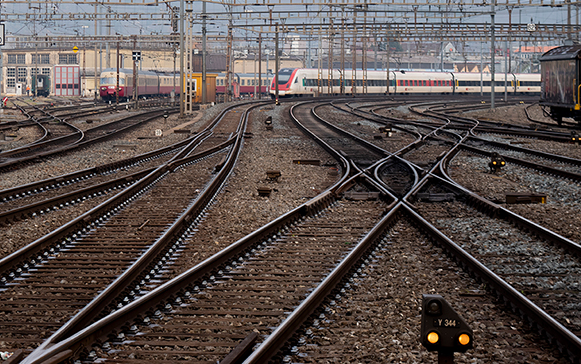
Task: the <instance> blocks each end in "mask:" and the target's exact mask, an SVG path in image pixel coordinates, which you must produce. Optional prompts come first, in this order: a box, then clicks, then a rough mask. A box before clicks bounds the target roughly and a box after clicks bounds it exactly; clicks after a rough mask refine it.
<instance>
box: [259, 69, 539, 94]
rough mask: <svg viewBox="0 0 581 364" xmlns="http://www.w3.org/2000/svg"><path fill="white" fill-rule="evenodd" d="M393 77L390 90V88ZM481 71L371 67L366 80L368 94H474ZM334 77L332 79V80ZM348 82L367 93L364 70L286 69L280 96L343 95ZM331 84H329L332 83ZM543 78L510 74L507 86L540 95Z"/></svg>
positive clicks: (501, 78) (500, 80)
mask: <svg viewBox="0 0 581 364" xmlns="http://www.w3.org/2000/svg"><path fill="white" fill-rule="evenodd" d="M388 76H389V89H388V86H387V85H388ZM480 77H481V76H480V73H453V72H415V71H389V75H388V74H387V72H386V71H385V70H383V71H375V70H368V71H367V76H366V79H365V86H366V87H367V92H366V93H367V94H385V93H390V94H427V93H442V94H446V93H448V94H456V93H460V94H471V93H480V92H481V79H480ZM331 79H332V82H330V80H331ZM494 79H495V88H494V90H495V92H498V93H501V92H504V90H505V74H504V73H498V74H496V75H495V77H494ZM342 81H343V82H344V86H343V93H345V94H349V95H352V94H363V93H364V92H365V90H364V83H363V71H362V70H355V71H353V70H345V75H344V76H342V75H341V72H340V71H339V70H336V69H335V70H333V71H332V73H331V77H329V72H328V70H323V71H322V72H319V70H318V69H307V68H283V69H281V70H280V71H279V74H278V90H279V91H278V93H279V96H280V97H290V96H299V97H300V96H316V95H318V94H319V93H321V94H341V82H342ZM330 84H332V85H331V87H329V85H330ZM540 86H541V78H540V75H539V74H513V73H509V74H508V77H507V81H506V89H507V91H508V92H510V93H517V94H538V93H539V92H540V88H541V87H540ZM490 88H491V77H490V74H486V73H485V74H483V75H482V92H484V93H490ZM275 92H276V90H275V80H274V79H273V80H272V83H271V85H270V94H271V96H272V97H274V95H275Z"/></svg>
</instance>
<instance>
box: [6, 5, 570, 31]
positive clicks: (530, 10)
mask: <svg viewBox="0 0 581 364" xmlns="http://www.w3.org/2000/svg"><path fill="white" fill-rule="evenodd" d="M171 5H172V6H179V1H175V2H173V3H171ZM35 6H40V11H38V9H37V10H35V9H30V8H29V6H28V5H27V4H14V3H10V2H6V1H2V2H0V19H4V18H5V17H6V16H10V14H15V13H30V14H34V13H38V12H40V13H43V14H46V13H49V14H50V13H51V12H55V13H58V14H69V13H75V14H82V13H87V14H94V12H95V9H94V6H92V5H83V4H78V5H73V4H62V3H60V2H59V1H48V2H45V3H42V4H40V5H35ZM207 6H208V11H209V12H221V13H225V12H226V9H225V7H224V6H222V5H218V4H210V3H209V4H208V5H207ZM385 6H386V5H381V6H379V8H380V9H381V7H384V8H385ZM297 7H298V6H297ZM297 7H294V8H293V7H291V8H288V7H287V8H284V7H282V6H275V7H274V8H275V9H280V10H290V11H292V10H293V9H295V10H296V9H297ZM261 8H262V9H265V7H251V6H249V7H247V9H246V10H247V11H253V10H254V9H256V10H259V9H261ZM303 8H304V7H301V10H302V9H303ZM111 9H112V11H114V12H118V13H137V12H142V13H154V14H160V13H165V14H168V13H169V12H170V11H169V8H168V6H167V5H166V4H165V3H161V2H160V5H159V6H157V7H155V6H147V7H146V6H127V5H112V6H111ZM237 9H238V10H241V9H242V7H237ZM315 10H316V9H315ZM479 10H481V11H487V9H486V7H484V9H483V8H482V7H480V8H479ZM496 10H497V13H496V23H497V24H500V23H508V22H509V18H508V11H506V10H505V9H502V8H501V7H499V6H497V8H496ZM101 11H103V12H105V11H106V7H104V6H101V7H100V9H99V12H101ZM194 12H195V13H197V12H201V2H199V1H197V2H195V3H194ZM576 16H577V11H576V9H575V8H573V10H572V20H571V21H572V24H576ZM519 18H520V19H521V22H522V23H529V22H531V21H532V22H533V23H536V24H538V23H541V24H567V9H566V7H562V8H547V7H523V8H520V9H518V8H517V9H514V10H513V11H512V23H518V22H519ZM419 20H420V21H422V19H419ZM424 20H425V18H424ZM303 21H304V20H301V22H303ZM310 21H311V22H313V23H315V24H317V23H318V22H319V20H318V18H316V17H313V19H311V20H310ZM392 21H393V22H398V21H399V20H398V19H392ZM236 22H237V21H236V20H235V23H236ZM242 22H244V21H242ZM287 22H289V23H290V22H292V19H288V20H287ZM463 22H479V23H484V22H490V15H489V14H485V15H481V16H474V17H471V18H465V19H463ZM4 23H5V25H6V33H7V35H10V34H12V35H30V34H33V33H35V32H36V33H37V34H38V35H40V36H67V35H68V36H75V35H83V33H84V34H86V35H94V32H95V31H94V29H95V25H94V24H95V23H94V21H56V22H55V21H54V20H48V21H45V20H43V21H36V22H35V21H33V20H32V19H31V20H29V21H20V22H6V21H4ZM100 23H101V24H100V28H99V35H107V33H108V31H107V28H106V23H105V22H104V21H103V22H100ZM238 23H239V21H238ZM226 26H227V25H226V23H225V22H222V23H219V24H215V25H212V24H210V25H208V33H209V34H217V33H221V34H225V33H226ZM195 31H196V32H197V33H198V34H199V32H200V27H199V26H197V27H196V28H195ZM171 32H172V29H171V26H170V23H169V20H165V21H133V20H128V21H117V22H113V24H112V27H111V34H112V35H115V34H123V35H134V34H137V35H138V34H169V33H171ZM238 36H244V34H243V32H242V31H238ZM251 37H255V36H252V35H251Z"/></svg>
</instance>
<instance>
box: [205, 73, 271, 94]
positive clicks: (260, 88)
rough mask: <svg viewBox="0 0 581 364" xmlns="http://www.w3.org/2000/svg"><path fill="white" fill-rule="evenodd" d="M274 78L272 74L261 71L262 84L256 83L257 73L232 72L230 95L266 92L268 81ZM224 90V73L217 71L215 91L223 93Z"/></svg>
mask: <svg viewBox="0 0 581 364" xmlns="http://www.w3.org/2000/svg"><path fill="white" fill-rule="evenodd" d="M273 78H274V75H273V74H270V73H269V74H266V73H263V74H262V76H261V80H260V81H262V85H259V84H258V83H259V82H258V81H259V80H258V74H254V73H232V83H231V85H230V87H231V89H232V95H233V96H234V97H239V96H241V95H253V94H254V93H262V94H265V95H266V94H267V93H268V89H269V87H268V86H269V85H270V82H271V81H272V79H273ZM225 90H226V73H218V76H217V77H216V93H217V94H224V92H225Z"/></svg>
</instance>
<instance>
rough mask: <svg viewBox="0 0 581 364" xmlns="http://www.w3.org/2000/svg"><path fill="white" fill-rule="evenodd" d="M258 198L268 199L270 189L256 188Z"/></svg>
mask: <svg viewBox="0 0 581 364" xmlns="http://www.w3.org/2000/svg"><path fill="white" fill-rule="evenodd" d="M257 190H258V196H264V197H268V196H270V192H272V189H271V188H270V187H258V188H257Z"/></svg>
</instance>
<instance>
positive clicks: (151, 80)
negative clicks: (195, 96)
mask: <svg viewBox="0 0 581 364" xmlns="http://www.w3.org/2000/svg"><path fill="white" fill-rule="evenodd" d="M137 82H138V83H139V85H138V88H137V94H138V95H139V97H142V96H143V97H155V96H167V95H170V94H171V92H172V90H174V75H173V74H171V73H168V74H163V73H156V72H151V71H138V74H137ZM116 85H117V69H116V68H108V69H105V70H103V72H101V86H100V88H99V94H100V96H101V98H102V99H103V100H115V99H116V96H115V87H116ZM175 94H176V95H179V94H180V77H179V75H176V76H175ZM132 97H133V70H130V69H119V99H121V100H127V99H130V98H132Z"/></svg>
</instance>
